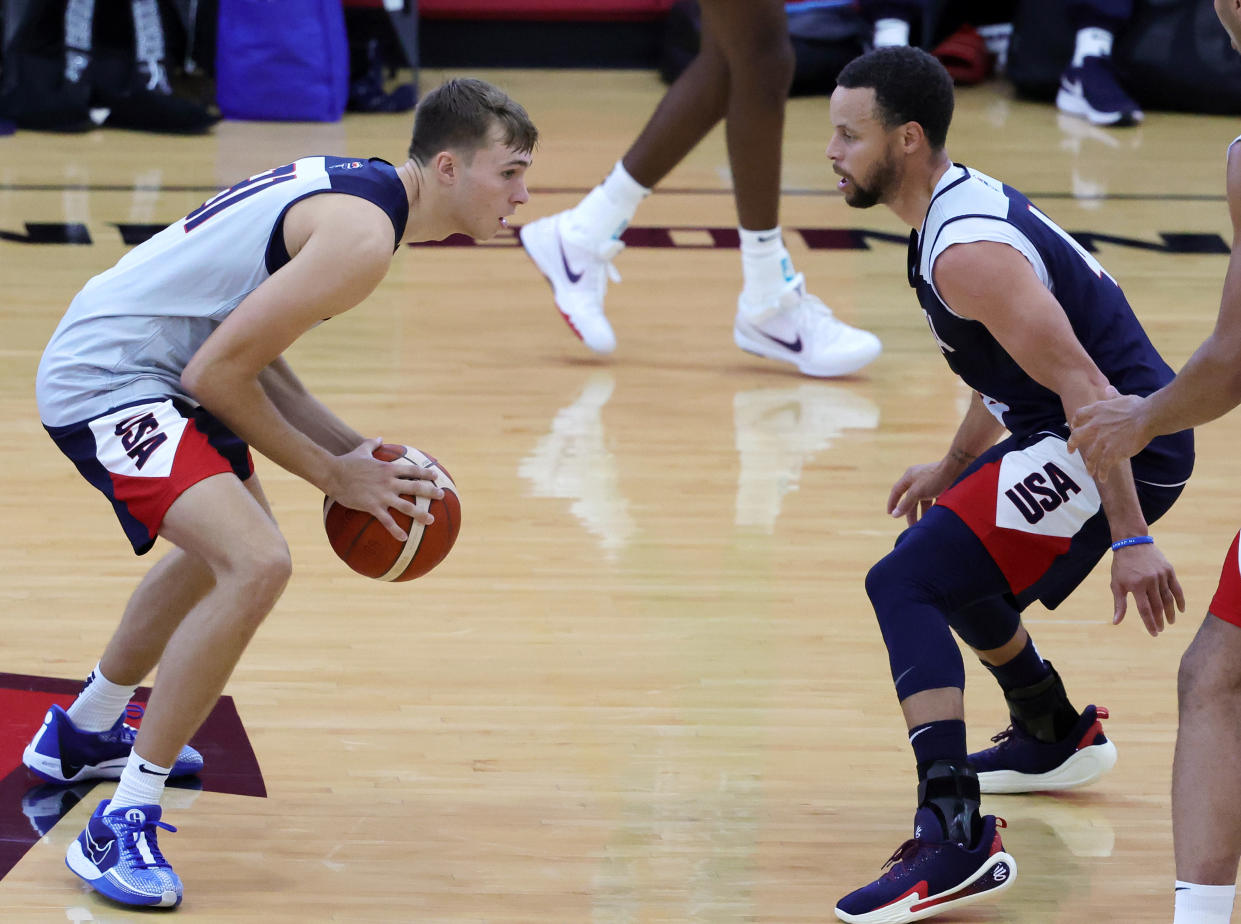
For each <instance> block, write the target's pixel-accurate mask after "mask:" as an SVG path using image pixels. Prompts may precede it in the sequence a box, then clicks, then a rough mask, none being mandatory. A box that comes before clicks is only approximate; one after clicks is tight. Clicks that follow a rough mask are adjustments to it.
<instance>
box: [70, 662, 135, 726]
mask: <svg viewBox="0 0 1241 924" xmlns="http://www.w3.org/2000/svg"><path fill="white" fill-rule="evenodd" d="M136 689H138V685H137V684H134V685H133V686H132V687H125V686H121V685H120V684H118V683H113V682H112V681H110V680H108V678H107V677H105V676H104V675H103V671H102V670H101V669H100V667H99V665H98V664H96V665H95V669H94V670H93V671H91V672H90V676H89V677H87V678H86V686H84V687H82V692H81V693H79V694H78V698H77V699H75V700H74V701H73V704H72V705H70V706H69V708H68V709H67V710H65V711H66V712H68V713H69V718H70V719H72V720H73V724H74V725H76V726H77V727H78V728H80V729H82V731H95V732H100V731H107V730H108V729H109V728H111V727H112V726H113V725H114V724H116V720H117V718H118V717H119V716H121V715H123V714H124V712H125V707H126V706H127V705H129V700H130V699H131V698H132V697H133V695H134V691H135V690H136Z"/></svg>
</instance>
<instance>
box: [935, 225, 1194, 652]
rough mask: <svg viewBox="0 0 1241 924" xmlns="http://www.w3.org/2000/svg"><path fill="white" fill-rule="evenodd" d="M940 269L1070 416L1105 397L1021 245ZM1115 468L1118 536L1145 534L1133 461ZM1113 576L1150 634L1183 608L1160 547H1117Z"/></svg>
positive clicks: (1105, 488) (988, 245) (947, 295)
mask: <svg viewBox="0 0 1241 924" xmlns="http://www.w3.org/2000/svg"><path fill="white" fill-rule="evenodd" d="M934 272H935V283H936V287H937V288H938V290H939V292H940V294H941V295H942V296H943V298H944V299H945V301H946V302H947V303H948V304H949V305H950V306H951V307H952V310H953V311H954V312H956V313H957V314H959V315H960V316H962V317H965V318H971V319H973V320H976V321H979V322H981V323H982V324H984V325H985V326H986V327H987V330H988V331H989V332H990V333H991V335H992V336H993V337H995V339H996V340H997V341H998V342H999V344H1000V345H1001V346H1002V347H1004V349H1005V350H1006V351H1007V352H1008V354H1009V355H1010V356H1011V357H1012V358H1013V360H1014V361H1016V362H1017V364H1018V365H1019V366H1021V368H1022V369H1023V370H1024V371H1025V372H1026V374H1028V375H1029V376H1030V377H1031V378H1033V379H1034V380H1035V381H1036V382H1038V383H1039V384H1041V385H1043V386H1044V387H1045V388H1048V389H1050V390H1051V391H1053V392H1055V393H1056V394H1057V395H1059V396H1060V401H1061V404H1062V405H1063V407H1064V413H1065V419H1066V420H1070V419H1072V416H1073V414H1074V413H1075V412H1076V411H1077V409H1078V408H1080V407H1082V406H1083V405H1086V404H1089V403H1091V402H1093V401H1098V400H1099V399H1100V398H1102V397H1103V396H1104V394H1105V392H1106V389H1107V387H1108V381H1107V379H1106V378H1105V377H1104V375H1103V373H1102V372H1100V371H1099V368H1098V366H1096V365H1095V363H1094V360H1092V359H1091V358H1090V356H1089V354H1088V353H1087V352H1086V350H1085V348H1084V347H1083V346H1082V345H1081V342H1080V341H1079V340H1078V339H1077V336H1076V334H1074V333H1073V328H1072V325H1070V324H1069V319H1068V316H1067V315H1066V314H1065V313H1064V309H1063V308H1062V307H1061V306H1060V303H1059V302H1057V301H1056V299H1055V296H1053V295H1052V294H1051V293H1050V292H1049V291H1048V290H1047V289H1046V288H1045V287H1044V286H1043V284H1042V283H1041V282H1040V281H1039V279H1038V277H1037V276H1036V275H1035V274H1034V270H1033V268H1032V267H1031V266H1030V264H1029V262H1028V261H1027V260H1026V258H1025V257H1023V256H1022V255H1021V254H1020V253H1018V252H1017V251H1016V250H1015V249H1013V248H1012V247H1010V246H1008V245H1007V244H1000V243H997V242H993V241H978V242H976V243H971V244H957V245H954V246H952V247H949V248H948V249H947V250H946V251H944V253H943V254H942V255H941V256H940V257H939V259H938V260H936V262H935V270H934ZM1108 474H1109V475H1110V476H1111V477H1110V478H1109V479H1108V481H1107V483H1106V484H1099V496H1100V499H1101V500H1102V503H1103V509H1104V511H1105V512H1106V514H1107V518H1108V523H1109V525H1110V527H1111V530H1112V539H1113V540H1116V539H1125V538H1129V537H1132V536H1144V535H1146V534H1147V525H1146V518H1145V517H1144V516H1143V515H1142V509H1141V507H1140V505H1139V504H1138V496H1137V490H1136V488H1135V487H1134V484H1133V472H1132V469H1131V468H1130V466H1129V461H1128V459H1123V460H1121V461H1120V462H1119V463H1117V464H1116V465H1115V466H1114V467H1113V469H1112V471H1111V472H1109V473H1108ZM1131 552H1135V553H1136V554H1129V553H1131ZM1112 578H1113V581H1112V584H1113V587H1112V589H1113V594H1114V595H1116V611H1115V614H1114V619H1115V621H1117V622H1119V621H1120V620H1121V619H1122V618H1123V617H1124V613H1125V606H1126V599H1127V594H1128V593H1133V595H1134V598H1135V600H1136V602H1137V605H1138V611H1139V612H1140V613H1141V614H1142V619H1143V622H1145V623H1146V626H1147V629H1148V630H1149V631H1150V632H1151V634H1155V633H1156V632H1157V631H1159V630H1161V629H1162V628H1163V622H1164V617H1165V615H1166V616H1167V617H1168V619H1169V620H1170V621H1171V620H1174V619H1175V611H1174V609H1173V607H1172V603H1173V601H1174V600H1175V601H1176V602H1178V603H1180V605H1181V609H1182V610H1183V609H1184V600H1183V596H1182V594H1181V591H1180V584H1179V582H1177V580H1176V575H1175V573H1174V572H1173V571H1172V567H1171V565H1169V564H1168V563H1167V560H1166V559H1164V557H1163V555H1162V554H1161V553H1160V552H1159V551H1158V550H1157V549H1156V548H1155V547H1154V546H1153V545H1139V546H1131V547H1129V548H1126V549H1122V550H1121V551H1120V552H1118V553H1117V554H1116V556H1115V557H1114V558H1113V568H1112Z"/></svg>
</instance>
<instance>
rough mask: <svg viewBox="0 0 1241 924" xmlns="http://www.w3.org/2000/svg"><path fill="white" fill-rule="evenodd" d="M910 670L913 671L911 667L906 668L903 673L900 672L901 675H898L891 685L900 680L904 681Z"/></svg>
mask: <svg viewBox="0 0 1241 924" xmlns="http://www.w3.org/2000/svg"><path fill="white" fill-rule="evenodd" d="M912 670H913V668H912V667H907V668H905V669H904V670H903V671H901V675H900V676H899V677H897V678H896V679H895V680H894V681H892V682H893V683H900V682H901V681H902V680H904V679H905V678H906V677H907V676H908V675H909V672H910V671H912Z"/></svg>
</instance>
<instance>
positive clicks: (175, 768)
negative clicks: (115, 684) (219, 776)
mask: <svg viewBox="0 0 1241 924" xmlns="http://www.w3.org/2000/svg"><path fill="white" fill-rule="evenodd" d="M142 712H143V708H142V706H141V705H139V704H138V703H130V704H129V705H128V706H127V707H126V708H125V715H123V716H121V717H120V718H119V719H117V720H116V724H115V725H113V726H112V727H111V728H109V729H108V730H107V731H102V732H88V731H82V730H81V729H80V728H78V727H77V726H76V725H74V724H73V720H72V719H70V718H69V714H68V713H67V712H65V710H63V709H61V708H60V707H59V706H57V705H53V706H52V707H51V708H50V709H48V711H47V715H45V716H44V717H43V725H42V726H40V728H39V730H38V731H37V732H36V733H35V736H34V739H33V740H32V741H31V742H30V744H28V745H26V750H25V751H24V752H23V753H22V763H23V764H25V765H26V767H27V768H28V769H29V770H30V772H31V773H33V774H34V775H35V776H37V777H39V778H40V779H44V780H47V781H48V782H49V783H78V782H81V781H82V780H119V779H120V778H121V771H122V770H124V769H125V762H126V761H127V760H129V752H130V751H132V750H133V748H134V738H136V737H137V736H138V729H136V728H134V727H133V726H132V725H126V724H125V720H126V719H127V718H128V719H140V718H142ZM202 768H203V756H202V755H201V754H199V753H198V752H197V751H196V750H194V749H193V748H192V747H190V746H189V745H186V746H185V747H183V748H182V749H181V753H180V754H178V755H177V760H176V763H174V764H173V765H172V772H171V773H169V774H168V776H169V777H170V778H171V777H177V776H193V775H194V774H195V773H198V771H200V770H202Z"/></svg>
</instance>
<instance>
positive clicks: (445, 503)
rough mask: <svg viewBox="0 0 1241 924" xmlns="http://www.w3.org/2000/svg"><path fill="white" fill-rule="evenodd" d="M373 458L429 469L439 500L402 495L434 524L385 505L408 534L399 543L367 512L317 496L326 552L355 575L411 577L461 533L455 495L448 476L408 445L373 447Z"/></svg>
mask: <svg viewBox="0 0 1241 924" xmlns="http://www.w3.org/2000/svg"><path fill="white" fill-rule="evenodd" d="M374 456H375V458H376V459H381V460H383V461H384V462H396V461H399V460H401V459H404V460H405V461H406V462H412V463H413V464H414V465H419V466H421V467H423V468H430V469H434V470H435V473H436V474H435V483H436V485H438V486H439V487H440V488H442V489H443V491H444V496H443V497H442V498H440V499H439V500H431V499H430V498H429V497H415V496H413V495H412V494H405V495H402V496H403V497H405V498H406V499H407V500H411V501H413V502H414V505H415V506H416V507H417V508H418V509H419V510H427V511H430V513H431V516H433V517H435V522H434V523H432V524H431V525H430V526H423V525H422V524H421V523H415V522H414V519H413V517H410V516H407V515H406V514H404V513H400V512H398V511H396V510H392V509H389V513H391V514H392V518H393V519H394V520H396V522H397V525H398V526H400V527H401V529H403V530H405V532H406V533H408V534H409V538H408V539H406V540H405V541H404V542H398V541H397V540H396V539H394V538H392V534H391V533H390V532H388V531H387V530H386V529H384V527H383V525H382V524H381V523H380V522H379V521H378V520H376V519H375V518H374V517H373V516H371V515H370V514H369V513H363V512H362V511H361V510H352V509H350V508H349V507H346V506H344V505H342V504H338V503H336V501H334V500H333V499H332V498H330V497H325V498H324V499H323V528H324V529H325V530H326V531H327V538H328V542H330V543H331V544H332V551H334V552H335V553H336V554H337V555H338V556H340V559H341V561H343V562H344V563H345V564H346V565H348V566H349V567H350V568H352V569H353V570H354V571H356V572H358V574H364V575H366V576H367V577H369V578H375V579H376V580H379V581H412V580H413V579H414V578H416V577H421V576H422V575H424V574H426V573H427V572H428V571H430V570H431V569H432V568H434V567H435V566H436V565H438V564H439V563H440V562H442V561H443V560H444V557H445V556H446V555H447V554H448V552H449V550H450V549H451V548H452V546H453V543H454V542H456V541H457V533H458V532H460V531H461V498H460V497H458V496H457V486H456V485H455V484H454V483H453V480H452V476H451V475H449V474H448V472H447V471H445V469H444V466H442V465H440V464H439V462H437V461H435V459H433V458H431V457H430V456H428V455H426V454H425V453H422V452H419V451H418V450H417V449H411V448H410V447H409V446H394V445H392V444H390V443H384V444H383V445H382V446H380V447H379V448H378V449H376V450H375V452H374Z"/></svg>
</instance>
